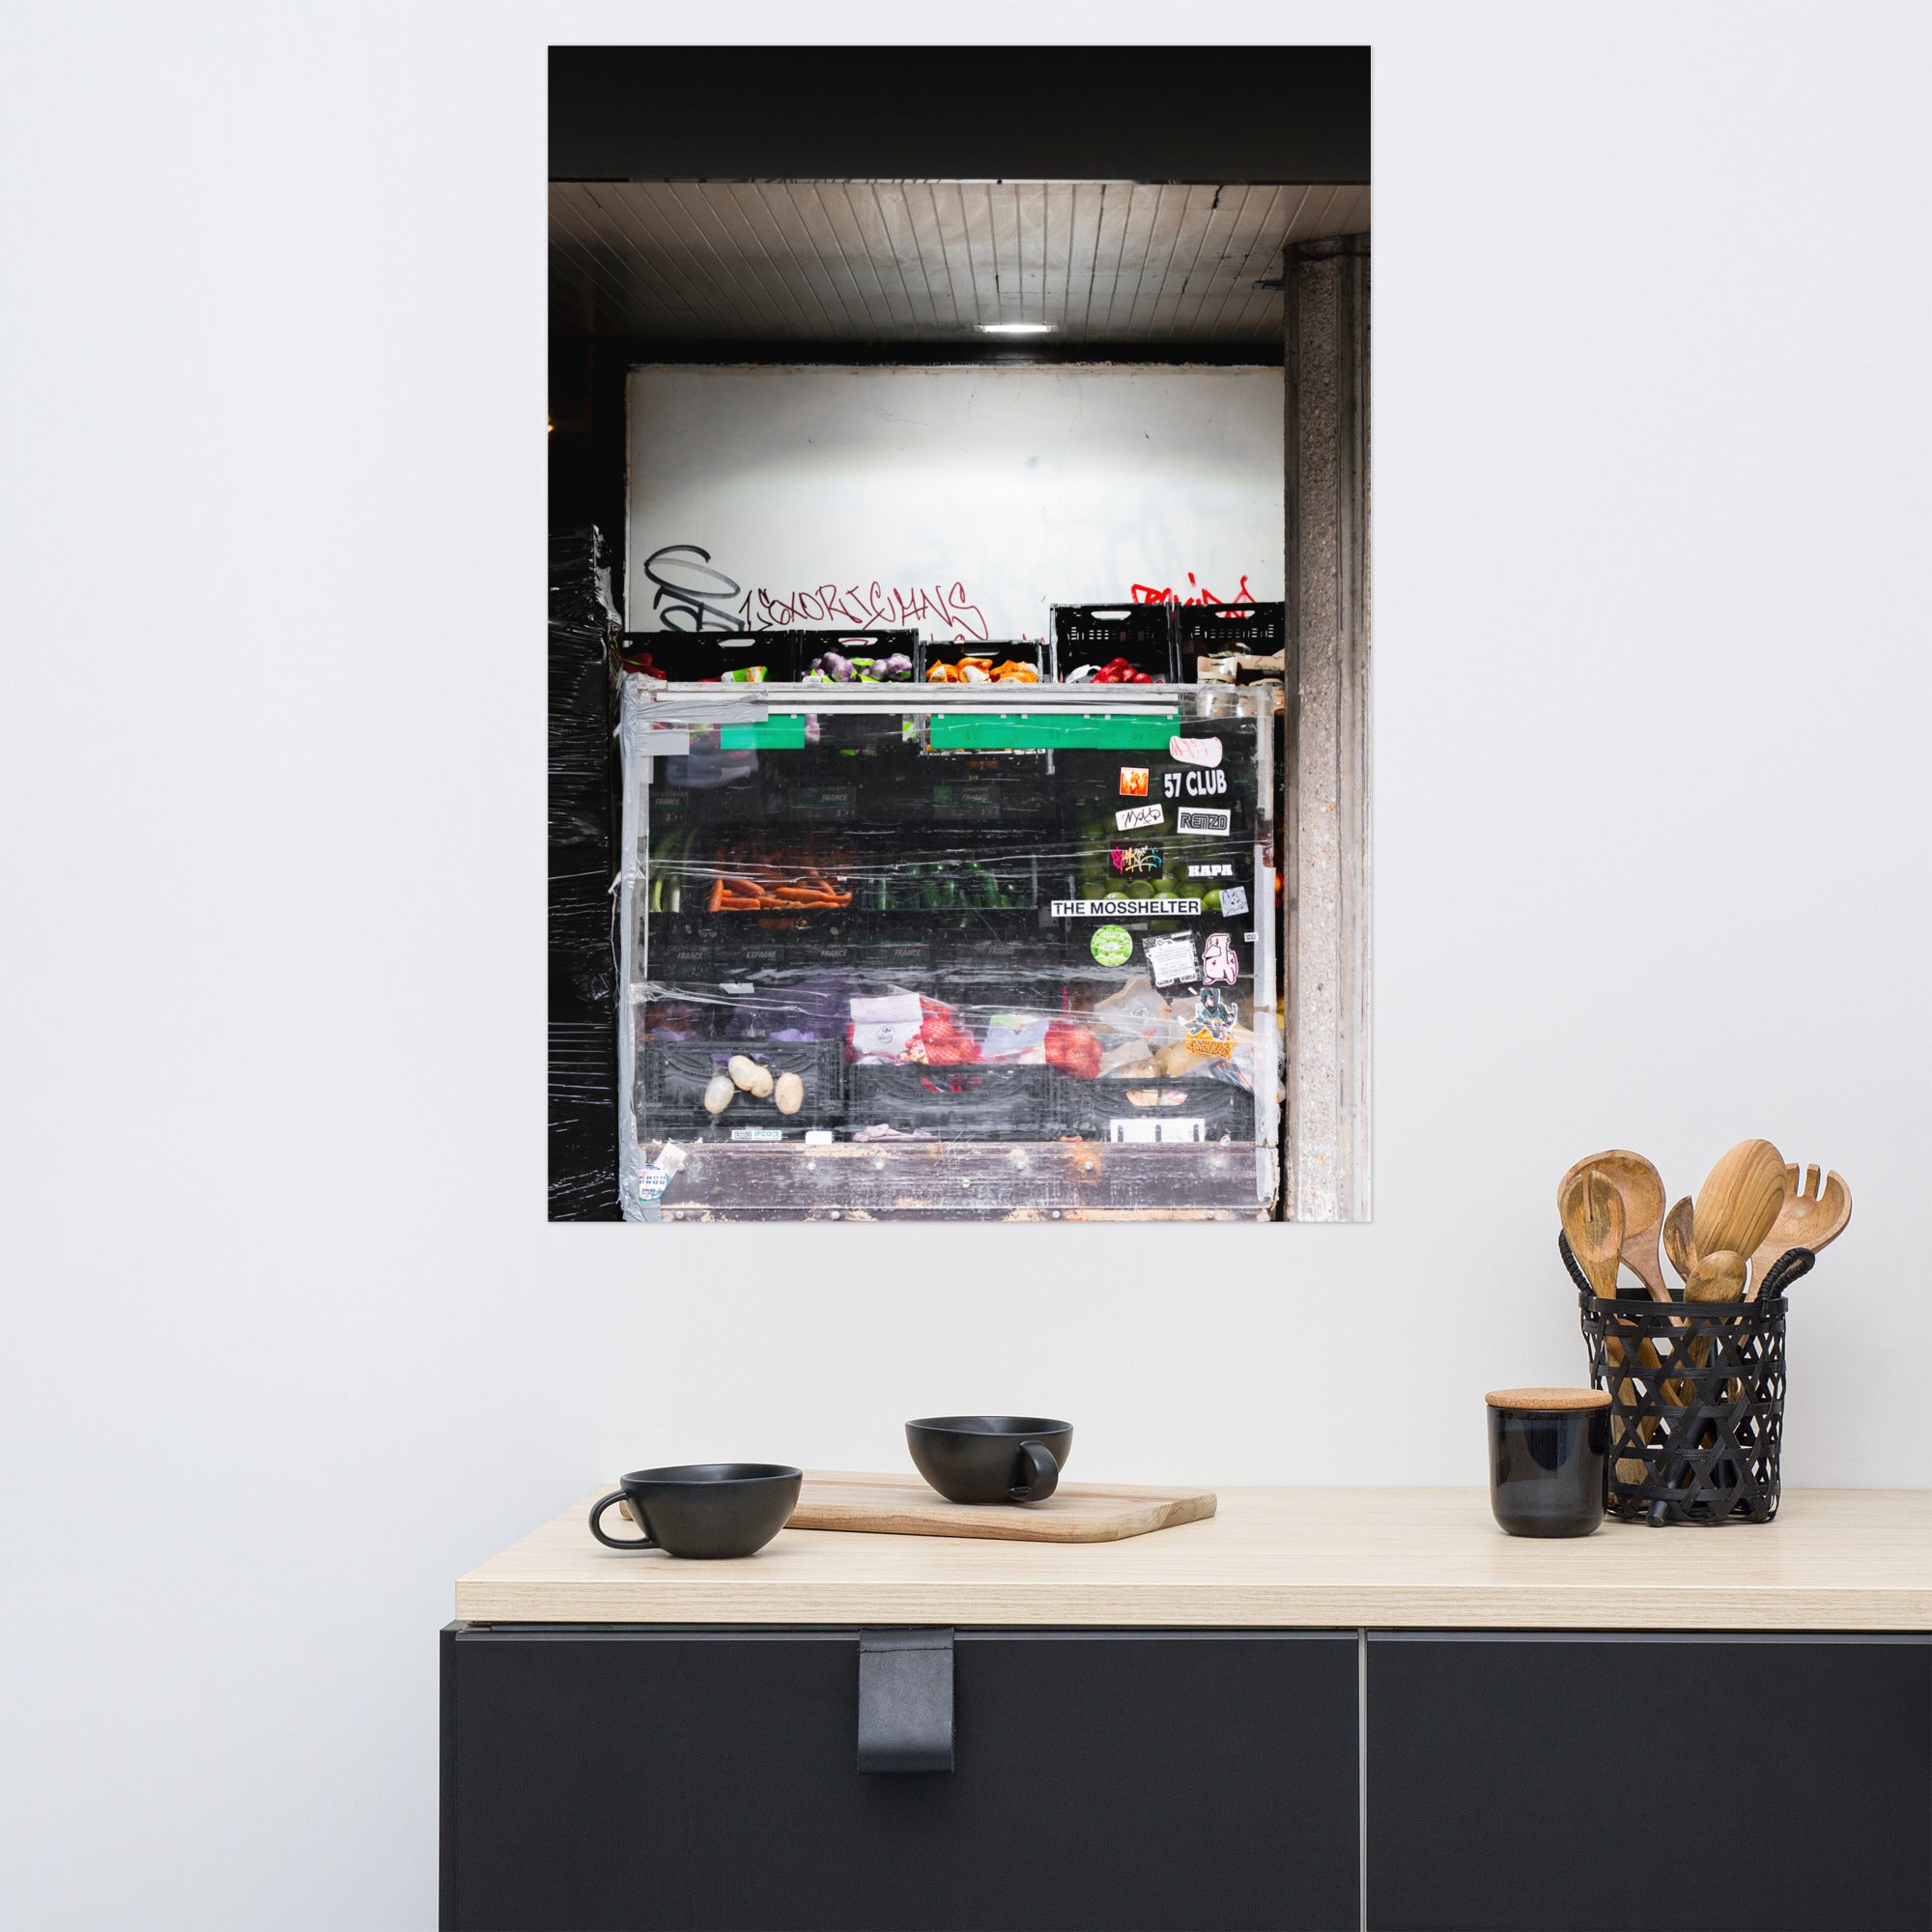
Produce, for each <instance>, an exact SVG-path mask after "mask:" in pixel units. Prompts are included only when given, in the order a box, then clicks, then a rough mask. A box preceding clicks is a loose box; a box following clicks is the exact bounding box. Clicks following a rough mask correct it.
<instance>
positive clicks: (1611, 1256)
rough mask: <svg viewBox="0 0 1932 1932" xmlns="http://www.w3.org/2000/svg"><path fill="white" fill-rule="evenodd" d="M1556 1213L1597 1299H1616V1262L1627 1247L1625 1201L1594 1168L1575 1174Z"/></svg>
mask: <svg viewBox="0 0 1932 1932" xmlns="http://www.w3.org/2000/svg"><path fill="white" fill-rule="evenodd" d="M1556 1211H1557V1213H1558V1214H1560V1215H1561V1216H1562V1217H1563V1232H1564V1234H1565V1235H1567V1236H1569V1237H1570V1252H1571V1253H1572V1254H1573V1255H1575V1256H1576V1257H1577V1266H1578V1267H1580V1268H1581V1269H1582V1270H1583V1273H1584V1274H1585V1276H1586V1277H1588V1280H1589V1283H1590V1286H1591V1287H1592V1288H1593V1289H1594V1290H1595V1291H1596V1292H1597V1294H1598V1296H1599V1297H1600V1298H1601V1299H1603V1300H1605V1301H1610V1300H1614V1299H1615V1297H1616V1293H1617V1260H1618V1257H1619V1255H1620V1254H1621V1253H1622V1250H1623V1244H1624V1200H1623V1196H1622V1195H1621V1194H1619V1193H1618V1192H1617V1190H1616V1187H1615V1185H1614V1183H1613V1182H1612V1181H1611V1180H1610V1179H1609V1177H1608V1176H1607V1175H1605V1174H1600V1173H1599V1172H1598V1171H1597V1170H1596V1169H1595V1168H1594V1167H1590V1168H1585V1169H1584V1170H1583V1172H1582V1173H1581V1174H1577V1175H1573V1176H1572V1178H1571V1180H1570V1184H1569V1186H1568V1187H1566V1188H1565V1189H1564V1191H1563V1193H1562V1194H1561V1195H1560V1196H1559V1197H1558V1199H1557V1203H1556Z"/></svg>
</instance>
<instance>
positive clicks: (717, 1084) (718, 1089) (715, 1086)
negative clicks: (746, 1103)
mask: <svg viewBox="0 0 1932 1932" xmlns="http://www.w3.org/2000/svg"><path fill="white" fill-rule="evenodd" d="M737 1097H738V1090H737V1088H735V1087H734V1086H732V1084H731V1077H730V1075H729V1074H726V1073H714V1074H713V1075H712V1076H711V1084H710V1085H709V1086H708V1087H706V1088H705V1090H704V1111H705V1112H706V1113H707V1114H722V1113H723V1112H724V1111H725V1108H726V1107H728V1106H729V1105H730V1104H731V1102H732V1101H733V1100H735V1099H736V1098H737Z"/></svg>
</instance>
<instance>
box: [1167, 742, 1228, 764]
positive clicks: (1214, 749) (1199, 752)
mask: <svg viewBox="0 0 1932 1932" xmlns="http://www.w3.org/2000/svg"><path fill="white" fill-rule="evenodd" d="M1167 755H1168V756H1169V757H1170V758H1172V759H1173V760H1174V761H1175V762H1176V763H1177V764H1180V765H1208V766H1213V765H1218V764H1219V763H1220V762H1221V741H1220V739H1218V738H1170V739H1169V740H1168V741H1167Z"/></svg>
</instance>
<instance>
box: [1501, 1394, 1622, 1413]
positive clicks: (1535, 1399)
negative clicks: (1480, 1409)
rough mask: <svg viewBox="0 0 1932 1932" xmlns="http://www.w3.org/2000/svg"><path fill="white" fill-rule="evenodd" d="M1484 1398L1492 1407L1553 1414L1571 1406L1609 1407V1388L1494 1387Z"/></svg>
mask: <svg viewBox="0 0 1932 1932" xmlns="http://www.w3.org/2000/svg"><path fill="white" fill-rule="evenodd" d="M1483 1400H1484V1401H1485V1402H1486V1403H1488V1404H1489V1406H1491V1407H1492V1408H1526V1409H1534V1410H1536V1411H1538V1412H1539V1413H1543V1414H1553V1413H1555V1412H1557V1411H1559V1410H1562V1409H1571V1408H1608V1407H1609V1406H1610V1392H1609V1390H1608V1389H1555V1388H1531V1389H1492V1390H1491V1391H1490V1392H1489V1394H1488V1395H1486V1396H1485V1397H1484V1398H1483Z"/></svg>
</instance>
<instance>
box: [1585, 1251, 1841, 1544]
mask: <svg viewBox="0 0 1932 1932" xmlns="http://www.w3.org/2000/svg"><path fill="white" fill-rule="evenodd" d="M1561 1246H1562V1252H1563V1259H1564V1262H1565V1264H1568V1265H1569V1266H1570V1269H1571V1273H1572V1276H1573V1278H1576V1279H1577V1282H1578V1296H1577V1299H1578V1303H1579V1307H1580V1311H1581V1315H1582V1321H1583V1339H1584V1341H1585V1342H1586V1343H1587V1344H1588V1346H1589V1350H1590V1383H1591V1386H1592V1387H1594V1388H1601V1389H1608V1390H1609V1392H1610V1411H1609V1413H1610V1467H1609V1476H1608V1494H1607V1498H1606V1502H1607V1508H1608V1511H1609V1514H1610V1515H1611V1516H1613V1517H1618V1518H1621V1519H1622V1520H1624V1521H1626V1522H1648V1523H1655V1524H1662V1523H1678V1522H1694V1523H1719V1522H1730V1521H1738V1522H1769V1521H1770V1520H1772V1518H1773V1517H1775V1516H1776V1514H1777V1498H1778V1448H1779V1444H1780V1441H1781V1439H1782V1436H1783V1434H1784V1317H1785V1308H1786V1303H1785V1299H1784V1288H1785V1285H1786V1283H1788V1282H1790V1281H1793V1280H1796V1279H1797V1277H1798V1276H1800V1275H1802V1274H1804V1273H1805V1272H1806V1271H1807V1270H1808V1269H1809V1268H1810V1265H1811V1263H1812V1259H1813V1258H1812V1255H1811V1253H1810V1251H1809V1250H1808V1249H1805V1248H1794V1249H1793V1250H1791V1252H1790V1254H1789V1255H1788V1256H1787V1257H1786V1258H1785V1260H1784V1261H1783V1262H1781V1263H1779V1264H1778V1265H1777V1267H1776V1269H1774V1270H1773V1272H1772V1274H1771V1275H1770V1276H1769V1277H1768V1278H1767V1280H1766V1282H1765V1286H1764V1289H1763V1291H1762V1293H1760V1294H1759V1296H1758V1298H1757V1299H1756V1300H1754V1301H1729V1302H1722V1301H1717V1302H1714V1301H1653V1300H1651V1299H1650V1298H1649V1297H1648V1296H1647V1295H1646V1296H1644V1297H1643V1298H1642V1299H1628V1298H1624V1297H1619V1298H1617V1299H1616V1300H1613V1301H1605V1300H1604V1299H1602V1298H1601V1297H1600V1296H1598V1295H1596V1294H1594V1293H1591V1292H1590V1289H1589V1285H1588V1283H1587V1282H1586V1281H1583V1280H1582V1279H1581V1278H1580V1270H1578V1269H1577V1267H1576V1265H1575V1264H1574V1262H1573V1260H1572V1257H1571V1255H1570V1250H1569V1244H1568V1242H1567V1241H1566V1242H1563V1243H1562V1244H1561Z"/></svg>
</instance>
